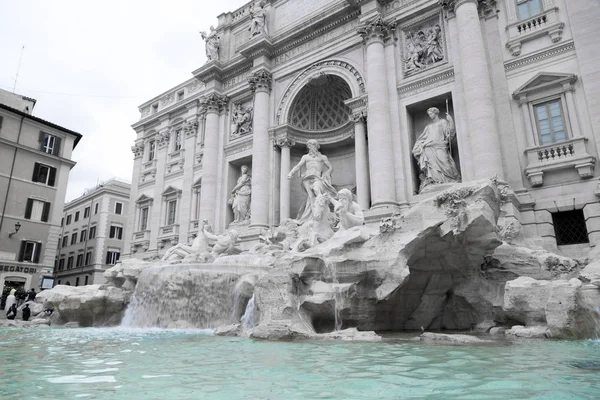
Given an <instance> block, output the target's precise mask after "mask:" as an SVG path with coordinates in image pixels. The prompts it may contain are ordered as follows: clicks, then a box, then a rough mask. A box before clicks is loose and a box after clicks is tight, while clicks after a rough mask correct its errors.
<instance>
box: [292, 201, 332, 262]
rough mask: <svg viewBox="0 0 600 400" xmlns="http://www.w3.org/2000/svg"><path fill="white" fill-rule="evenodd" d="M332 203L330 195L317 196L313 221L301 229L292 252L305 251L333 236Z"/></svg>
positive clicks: (312, 214)
mask: <svg viewBox="0 0 600 400" xmlns="http://www.w3.org/2000/svg"><path fill="white" fill-rule="evenodd" d="M330 201H331V197H330V196H329V193H321V194H319V195H317V197H316V198H315V201H314V202H313V204H312V213H311V217H312V219H311V220H310V221H309V222H307V223H305V224H304V225H302V226H301V227H300V229H299V232H298V236H299V239H298V240H297V241H296V243H294V245H293V246H292V251H304V250H306V249H308V248H310V247H314V246H316V245H318V244H319V243H323V242H324V241H326V240H327V239H329V238H331V237H332V236H333V229H332V228H331V225H332V216H331V210H330V209H329V203H330Z"/></svg>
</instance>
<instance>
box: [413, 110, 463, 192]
mask: <svg viewBox="0 0 600 400" xmlns="http://www.w3.org/2000/svg"><path fill="white" fill-rule="evenodd" d="M427 114H428V115H429V118H431V122H430V123H429V124H428V125H427V126H426V127H425V129H423V133H421V135H420V136H419V138H418V139H417V141H416V143H415V145H414V147H413V149H412V153H413V155H414V156H415V158H416V159H417V163H418V164H419V170H420V173H419V179H420V181H421V184H420V187H419V192H421V191H423V189H425V188H426V187H427V186H430V185H437V184H440V183H452V182H460V173H459V172H458V169H457V168H456V164H455V163H454V160H453V159H452V154H451V153H450V143H451V142H452V139H453V138H454V136H455V134H456V131H455V129H454V120H453V119H452V117H451V116H450V114H449V113H446V119H442V118H440V116H439V114H440V110H438V109H437V108H435V107H432V108H430V109H428V110H427Z"/></svg>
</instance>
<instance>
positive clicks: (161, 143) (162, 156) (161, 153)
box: [148, 127, 171, 250]
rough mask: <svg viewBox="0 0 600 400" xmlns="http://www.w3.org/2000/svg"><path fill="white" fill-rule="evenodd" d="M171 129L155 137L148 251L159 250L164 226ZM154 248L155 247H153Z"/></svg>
mask: <svg viewBox="0 0 600 400" xmlns="http://www.w3.org/2000/svg"><path fill="white" fill-rule="evenodd" d="M170 131H171V128H170V127H167V128H165V129H164V130H162V131H161V132H159V133H158V135H157V137H156V156H155V157H156V173H155V175H154V204H153V206H152V210H151V211H152V212H151V213H150V215H149V216H148V218H149V221H148V226H149V229H150V249H156V250H160V248H159V246H158V236H159V235H160V228H161V227H162V226H163V225H164V224H165V220H164V219H163V215H162V204H163V197H162V193H163V190H165V188H164V183H165V165H166V163H167V157H168V154H167V153H168V147H169V137H170ZM155 246H156V247H155Z"/></svg>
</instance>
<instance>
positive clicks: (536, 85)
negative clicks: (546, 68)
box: [513, 72, 577, 98]
mask: <svg viewBox="0 0 600 400" xmlns="http://www.w3.org/2000/svg"><path fill="white" fill-rule="evenodd" d="M576 80H577V75H575V74H561V73H554V72H540V73H538V74H537V75H535V76H534V77H533V78H531V79H530V80H528V81H527V82H526V83H525V84H524V85H523V86H521V87H520V88H519V89H517V90H516V91H515V93H514V94H513V97H515V98H518V97H521V96H523V95H526V94H528V93H533V92H537V91H539V90H544V89H548V88H551V87H553V86H554V87H555V86H562V85H564V84H565V83H568V84H570V85H572V84H573V83H575V81H576Z"/></svg>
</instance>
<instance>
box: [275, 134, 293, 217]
mask: <svg viewBox="0 0 600 400" xmlns="http://www.w3.org/2000/svg"><path fill="white" fill-rule="evenodd" d="M295 144H296V142H294V141H293V140H292V139H289V138H287V137H285V138H280V139H277V146H279V147H280V148H281V173H280V177H279V223H281V222H283V221H285V220H286V219H288V218H290V180H289V179H288V178H287V174H289V173H290V151H291V148H292V147H294V145H295Z"/></svg>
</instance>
